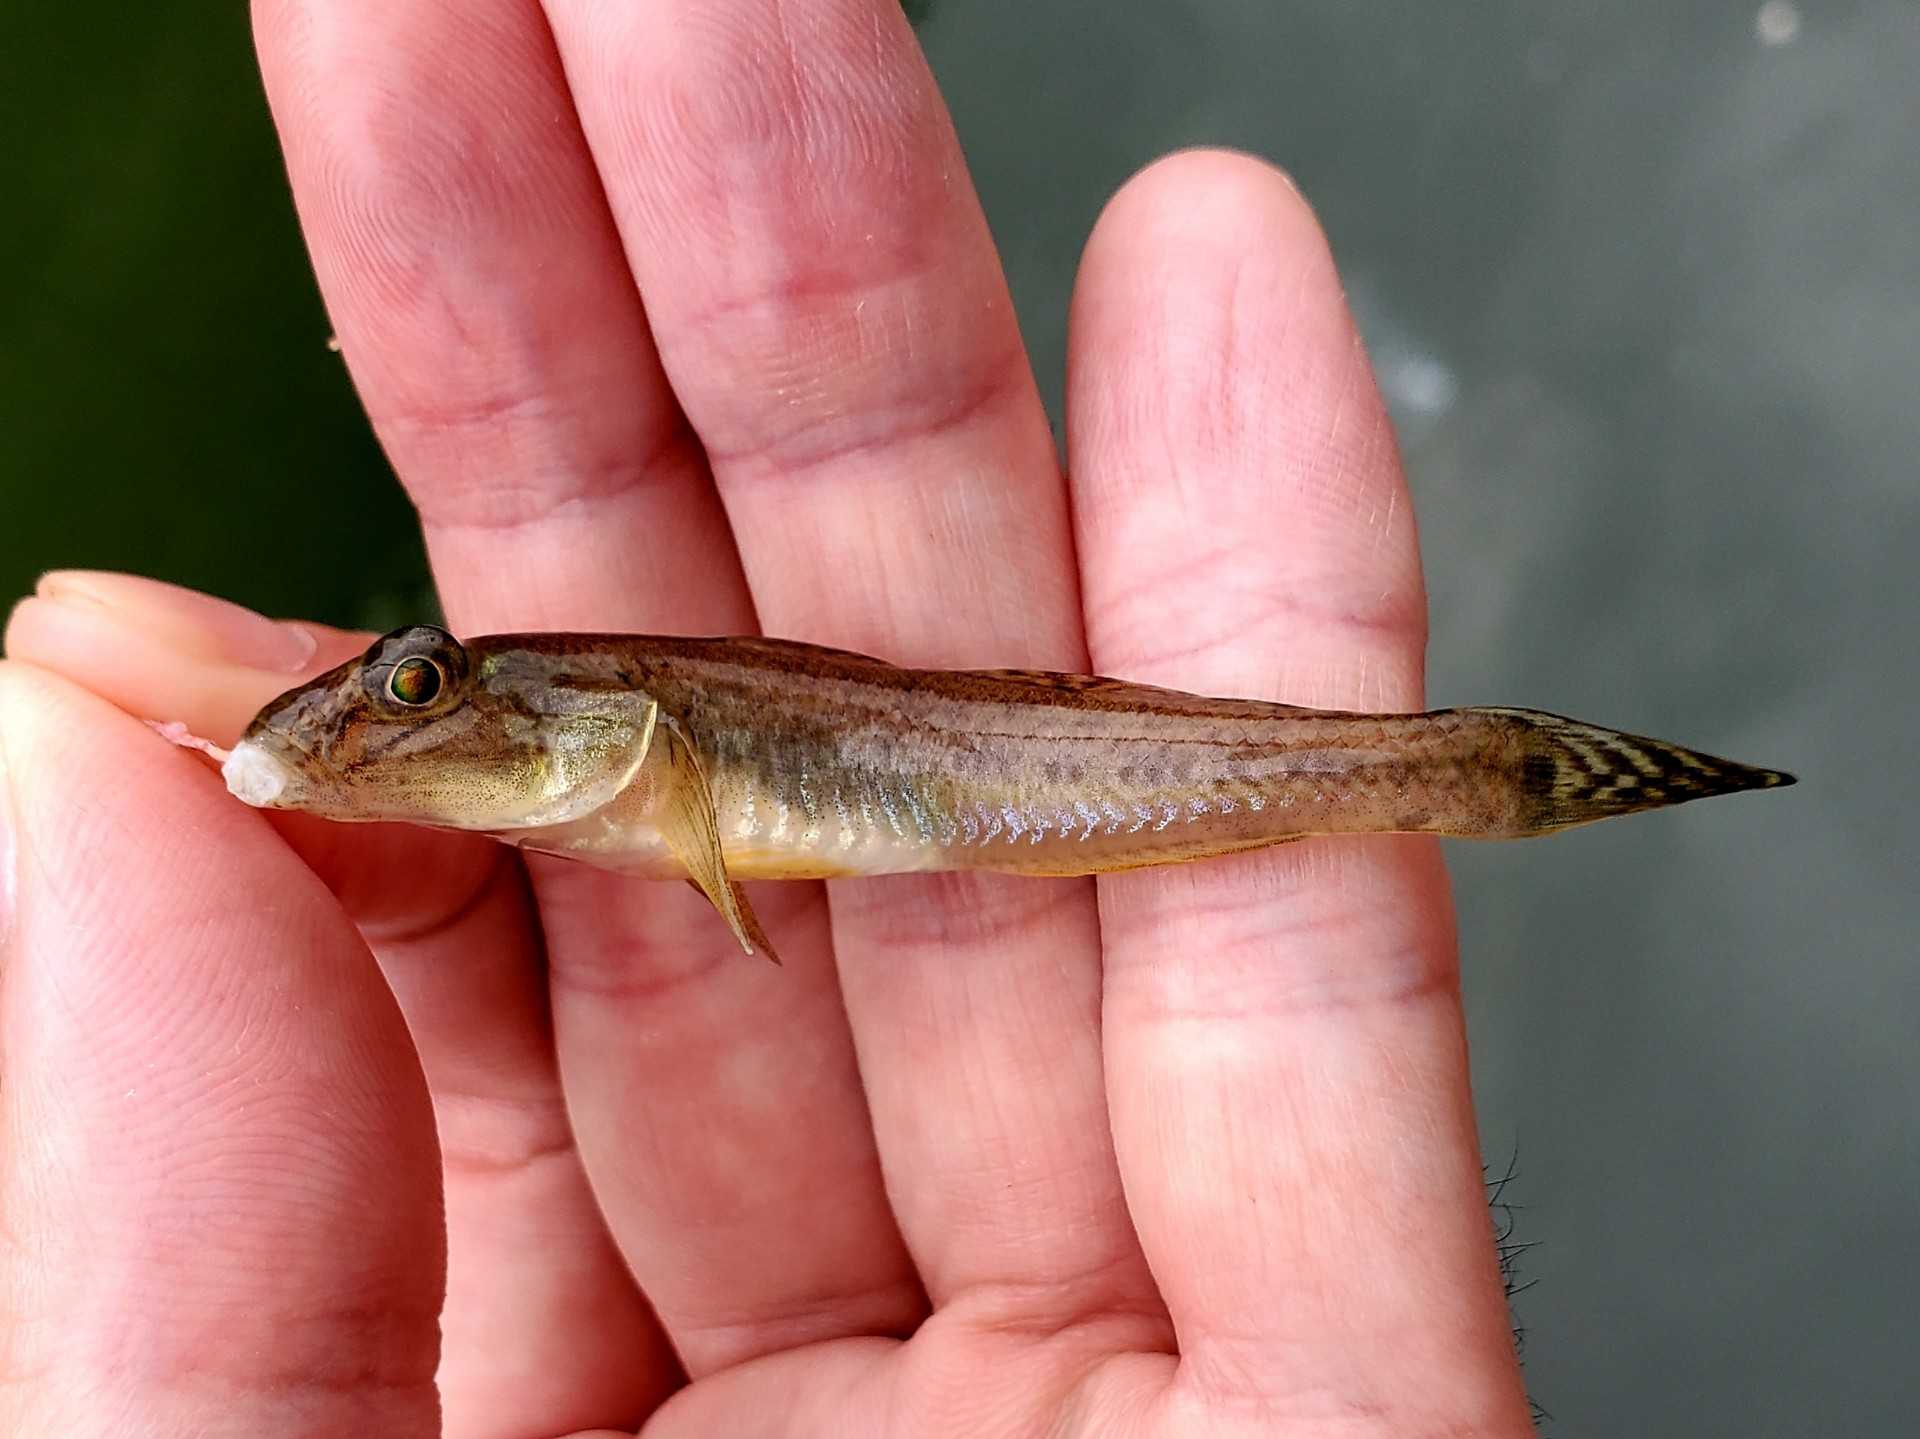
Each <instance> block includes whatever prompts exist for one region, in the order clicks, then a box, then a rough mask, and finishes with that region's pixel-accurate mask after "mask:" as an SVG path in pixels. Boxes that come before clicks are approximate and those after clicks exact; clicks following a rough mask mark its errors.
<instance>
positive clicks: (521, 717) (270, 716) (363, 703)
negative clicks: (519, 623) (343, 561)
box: [222, 625, 658, 832]
mask: <svg viewBox="0 0 1920 1439" xmlns="http://www.w3.org/2000/svg"><path fill="white" fill-rule="evenodd" d="M657 714H658V707H657V706H656V705H655V704H654V703H653V702H652V700H651V699H649V698H648V697H647V696H646V695H645V694H643V693H640V692H639V691H637V690H635V689H633V688H631V687H630V686H626V685H621V684H617V683H611V682H607V681H605V680H602V679H599V678H597V677H596V676H593V675H591V674H587V673H584V672H583V670H582V667H581V666H580V665H579V664H578V663H577V662H576V661H575V660H574V659H573V657H571V656H569V655H568V654H567V653H566V652H565V650H564V648H563V647H562V648H544V649H543V648H541V647H539V646H537V645H528V644H521V643H516V642H515V641H514V638H513V637H500V638H495V639H491V640H478V641H475V642H473V643H472V644H462V643H461V642H460V641H459V640H457V639H455V638H454V637H453V636H452V635H451V634H449V633H448V632H447V631H445V630H443V629H440V628H438V627H437V626H434V625H409V626H407V627H405V628H403V629H397V630H394V631H393V632H392V633H390V634H387V635H383V636H382V637H381V638H380V639H378V640H376V641H374V643H373V644H372V645H370V646H369V647H368V649H367V650H366V652H365V653H364V654H362V655H360V656H359V657H358V658H357V659H353V660H349V661H348V662H347V663H346V664H343V665H340V666H339V667H338V668H336V669H332V670H329V671H328V672H327V673H325V674H323V675H320V676H319V677H318V678H316V679H313V680H310V681H308V682H307V683H306V684H303V685H300V686H298V687H296V688H294V689H291V690H289V691H287V692H286V693H285V694H283V695H281V696H279V697H278V698H277V699H275V700H273V701H272V702H270V703H269V704H268V705H266V707H265V708H263V709H262V710H261V711H260V713H259V714H258V715H257V716H256V717H255V718H254V720H253V722H252V723H251V724H249V725H248V726H247V730H246V733H245V735H244V736H242V738H241V740H240V743H239V744H237V745H236V746H234V749H233V751H232V754H231V755H230V756H229V758H228V759H227V761H226V764H225V766H224V767H223V770H222V773H223V774H224V775H225V778H226V781H227V788H228V789H229V790H231V791H232V792H233V794H234V795H235V796H237V797H238V798H239V799H241V800H243V801H245V802H246V803H247V804H250V805H254V806H256V807H258V808H262V809H285V810H300V811H303V812H305V813H309V814H315V815H319V816H322V817H323V818H327V819H334V820H392V821H404V822H409V823H413V824H427V825H435V826H439V827H442V828H447V829H462V830H479V831H493V832H499V831H512V830H524V829H533V828H539V827H541V826H545V825H551V824H559V823H565V822H568V821H570V820H573V819H577V818H580V817H583V816H584V815H586V814H589V813H591V812H592V811H593V810H595V809H597V808H599V807H600V806H601V805H604V804H606V803H608V802H610V801H611V800H612V799H613V798H614V797H616V796H617V795H618V794H619V793H620V791H621V790H622V789H624V788H625V787H626V785H627V784H628V783H630V782H631V781H632V779H633V777H634V775H635V774H636V773H638V771H639V769H640V766H641V764H642V762H643V761H644V760H645V757H646V752H647V748H648V745H649V744H650V742H651V739H652V734H653V727H654V721H655V718H656V717H657Z"/></svg>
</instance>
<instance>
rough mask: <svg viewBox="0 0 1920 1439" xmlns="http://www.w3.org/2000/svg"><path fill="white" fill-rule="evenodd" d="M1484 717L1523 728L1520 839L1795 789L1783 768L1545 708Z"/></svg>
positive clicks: (1503, 711)
mask: <svg viewBox="0 0 1920 1439" xmlns="http://www.w3.org/2000/svg"><path fill="white" fill-rule="evenodd" d="M1485 713H1488V714H1498V715H1501V716H1504V717H1505V718H1506V719H1507V720H1508V721H1509V722H1511V723H1514V724H1516V725H1517V728H1518V730H1519V739H1520V744H1521V751H1522V755H1523V759H1522V768H1523V777H1522V782H1521V783H1522V791H1523V793H1522V799H1521V803H1520V806H1519V810H1520V816H1519V818H1520V826H1519V828H1518V831H1517V832H1518V833H1520V834H1543V833H1546V832H1548V831H1551V830H1556V829H1566V828H1567V827H1569V826H1571V825H1576V824H1588V823H1590V822H1592V821H1593V820H1597V819H1610V818H1612V817H1613V816H1614V815H1621V814H1634V813H1636V812H1638V811H1640V810H1643V809H1660V808H1662V807H1664V806H1666V805H1674V804H1685V803H1686V802H1687V801H1688V800H1695V799H1707V798H1710V797H1711V796H1713V795H1719V794H1736V793H1738V792H1739V791H1741V790H1747V789H1778V788H1780V787H1782V786H1784V785H1790V784H1792V783H1794V778H1793V776H1792V775H1790V774H1783V773H1782V772H1781V771H1779V770H1774V769H1760V768H1758V767H1756V766H1754V765H1747V764H1740V763H1737V762H1736V761H1734V760H1730V759H1720V758H1718V757H1717V756H1715V755H1710V754H1702V753H1700V752H1699V751H1698V750H1691V749H1685V748H1683V747H1681V746H1680V745H1677V744H1669V743H1668V742H1667V741H1665V740H1658V739H1649V738H1648V737H1646V736H1645V735H1635V734H1622V733H1621V732H1620V731H1618V730H1610V729H1603V728H1601V727H1600V726H1599V725H1591V724H1583V723H1581V722H1580V721H1579V720H1571V719H1566V718H1564V717H1563V716H1561V715H1552V714H1544V713H1542V712H1541V711H1539V710H1518V709H1501V710H1491V709H1490V710H1487V711H1485Z"/></svg>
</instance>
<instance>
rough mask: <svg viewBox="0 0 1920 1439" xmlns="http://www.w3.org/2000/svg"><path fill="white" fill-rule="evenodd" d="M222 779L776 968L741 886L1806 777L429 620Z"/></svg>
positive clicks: (1157, 696)
mask: <svg viewBox="0 0 1920 1439" xmlns="http://www.w3.org/2000/svg"><path fill="white" fill-rule="evenodd" d="M222 773H223V775H224V777H225V780H226V784H227V787H228V789H229V790H230V791H231V792H232V793H233V794H234V795H235V796H236V797H237V798H239V799H240V800H242V801H244V802H245V803H247V804H250V805H253V806H256V807H259V808H263V809H278V810H299V811H303V812H306V813H309V814H313V815H319V816H322V817H324V818H327V819H331V820H339V821H348V822H359V821H382V822H395V821H397V822H402V823H408V824H415V825H422V826H427V827H430V828H435V829H444V830H461V831H470V832H477V833H480V834H485V835H489V836H491V837H492V838H494V839H497V840H500V841H503V842H505V843H507V844H511V845H516V846H518V847H520V848H521V849H523V850H527V851H531V852H535V853H539V854H547V855H557V856H561V857H564V858H567V859H571V860H575V861H578V862H581V863H584V864H588V865H592V866H596V867H598V868H601V869H605V870H610V871H614V872H617V873H622V874H629V875H634V876H638V877H645V878H656V879H667V878H671V879H684V880H687V881H689V882H690V883H691V884H692V885H693V886H694V887H695V888H696V889H698V890H699V891H700V892H701V893H702V894H704V895H705V896H706V897H707V899H708V900H709V901H711V903H712V905H713V907H714V908H715V910H717V911H718V912H719V914H720V915H721V916H722V918H724V920H725V921H726V923H727V925H728V926H729V928H730V929H731V930H732V932H733V934H734V937H735V938H736V939H738V941H739V942H740V945H741V947H742V948H743V949H744V950H745V951H746V952H747V953H748V954H753V953H756V952H758V953H761V954H764V955H766V956H767V957H769V958H775V959H776V962H777V957H776V955H775V951H774V948H773V946H772V944H771V943H769V941H768V939H767V936H766V933H765V931H764V930H763V929H762V927H761V925H760V923H759V921H758V919H757V918H756V917H755V915H754V912H753V907H752V905H751V904H750V903H749V902H748V899H747V895H746V892H745V891H744V890H743V889H742V888H741V882H742V881H744V880H752V879H787V880H792V879H829V878H840V877H846V876H855V875H878V874H899V873H910V872H915V871H939V870H986V871H993V872H998V873H1007V874H1026V875H1086V874H1104V873H1111V872H1114V871H1118V870H1127V869H1134V868H1138V867H1142V866H1148V865H1162V864H1175V863H1183V862H1189V861H1196V860H1203V859H1207V858H1210V857H1213V856H1218V855H1225V854H1233V853H1237V852H1240V851H1245V850H1253V849H1262V848H1266V847H1268V846H1272V845H1277V844H1286V843H1289V842H1292V841H1295V840H1300V839H1304V838H1306V837H1308V836H1311V835H1328V834H1383V833H1416V834H1435V835H1449V836H1456V837H1462V838H1474V839H1498V838H1528V837H1533V836H1539V835H1547V834H1553V833H1556V832H1558V831H1561V830H1565V829H1570V828H1572V827H1574V826H1577V825H1584V824H1588V823H1592V822H1594V821H1597V820H1603V819H1609V818H1612V817H1615V816H1619V815H1627V814H1633V813H1636V812H1638V811H1641V810H1650V809H1658V808H1662V807H1665V806H1669V805H1676V804H1682V803H1685V802H1687V801H1690V800H1696V799H1703V798H1707V797H1709V796H1713V795H1722V794H1731V793H1734V792H1737V791H1741V790H1753V789H1770V788H1776V787H1779V786H1783V785H1789V784H1792V783H1794V778H1793V776H1791V775H1789V774H1785V773H1782V772H1781V771H1778V770H1771V769H1762V768H1758V767H1755V766H1752V765H1746V764H1739V763H1736V762H1734V761H1732V760H1726V759H1720V758H1717V757H1715V756H1712V755H1708V754H1704V753H1701V752H1699V751H1696V750H1692V749H1686V748H1683V747H1681V746H1679V745H1676V744H1670V743H1668V742H1666V741H1664V740H1657V739H1651V738H1648V737H1646V736H1642V735H1635V734H1627V733H1624V732H1622V731H1618V730H1612V729H1605V728H1602V727H1601V726H1598V725H1593V724H1587V723H1584V722H1582V721H1579V720H1573V719H1568V718H1565V717H1563V716H1560V715H1554V714H1548V713H1545V712H1542V711H1539V710H1528V709H1514V708H1504V707H1495V706H1478V707H1469V708H1457V709H1439V710H1430V711H1427V712H1425V713H1420V714H1361V713H1351V712H1346V711H1335V710H1317V709H1302V708H1299V707H1297V706H1293V705H1285V704H1274V703H1269V702H1266V701H1261V700H1252V699H1231V698H1209V697H1206V696H1203V695H1196V694H1188V693H1185V692H1183V691H1179V690H1172V689H1161V688H1156V687H1153V686H1150V685H1143V684H1135V683H1131V682H1129V681H1126V680H1119V679H1107V678H1103V677H1100V676H1096V675H1081V674H1064V673H1053V672H1049V671H1040V670H1019V669H1007V670H932V669H913V668H908V667H905V666H901V665H895V664H891V663H888V662H887V661H885V660H881V659H875V658H872V657H870V656H867V655H861V654H854V653H851V652H848V651H844V650H835V649H828V648H824V647H822V646H819V645H812V644H804V643H801V642H798V641H793V640H782V639H767V638H724V637H720V638H697V637H673V636H655V635H619V634H557V633H556V634H507V635H488V636H482V637H478V638H471V639H468V640H465V641H462V640H459V639H456V638H455V637H454V636H453V635H452V634H450V633H449V632H448V631H446V630H445V629H442V628H440V627H438V626H434V625H409V626H406V627H404V628H401V629H397V630H394V631H393V632H391V633H390V634H387V635H384V636H382V637H381V638H380V639H378V640H376V641H375V642H374V643H373V644H372V645H371V646H369V647H368V649H367V650H366V651H365V653H364V654H362V655H360V656H359V657H357V658H355V659H353V660H350V661H348V662H347V663H345V664H343V665H340V666H339V667H338V668H336V669H333V670H330V671H328V672H327V673H326V674H323V675H320V676H319V677H317V678H315V679H313V680H311V681H309V682H307V683H305V684H302V685H299V686H297V687H295V688H293V689H291V690H289V691H287V692H286V693H285V694H283V695H281V696H279V697H278V698H276V699H274V700H273V701H271V702H270V703H268V704H267V705H266V706H265V707H264V708H262V709H261V711H260V712H259V714H258V715H257V716H256V717H255V718H254V719H253V721H252V722H251V723H250V724H249V725H248V726H247V728H246V731H245V733H244V735H243V736H242V737H241V739H240V742H239V743H238V744H236V745H235V746H234V747H233V749H232V750H231V751H230V752H228V753H227V754H226V756H225V761H224V764H223V765H222Z"/></svg>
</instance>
